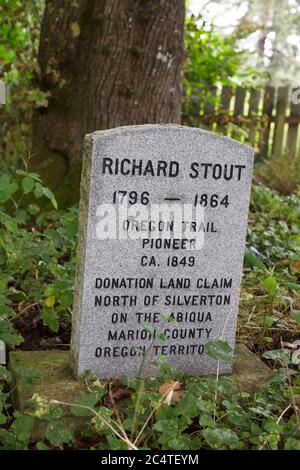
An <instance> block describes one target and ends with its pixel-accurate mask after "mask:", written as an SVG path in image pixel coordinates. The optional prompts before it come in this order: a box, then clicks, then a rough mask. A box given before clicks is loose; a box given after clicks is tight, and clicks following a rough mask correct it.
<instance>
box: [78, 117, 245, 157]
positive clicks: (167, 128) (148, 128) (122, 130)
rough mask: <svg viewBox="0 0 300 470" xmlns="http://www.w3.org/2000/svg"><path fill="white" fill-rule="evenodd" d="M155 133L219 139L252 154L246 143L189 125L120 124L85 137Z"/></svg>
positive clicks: (98, 137) (101, 137)
mask: <svg viewBox="0 0 300 470" xmlns="http://www.w3.org/2000/svg"><path fill="white" fill-rule="evenodd" d="M147 133H148V134H151V133H152V134H157V137H159V135H160V136H161V137H162V136H163V135H166V134H172V135H173V137H174V134H177V135H181V136H182V135H186V137H188V138H191V137H193V139H197V137H201V138H202V140H203V143H204V141H205V143H208V142H209V141H219V142H220V144H227V145H230V146H235V147H236V148H238V147H239V148H240V151H242V149H243V150H244V152H245V153H247V154H249V155H251V154H253V148H251V147H250V146H248V145H245V144H242V143H240V142H238V141H236V140H234V139H231V138H229V137H226V136H224V135H221V134H217V133H215V132H210V131H207V130H205V129H200V128H198V127H190V126H181V125H179V124H141V125H132V126H121V127H115V128H113V129H105V130H99V131H94V132H92V133H90V134H87V135H86V138H87V139H90V138H92V140H96V141H97V140H98V139H103V138H105V137H107V138H109V137H117V136H125V135H127V134H132V135H133V134H147Z"/></svg>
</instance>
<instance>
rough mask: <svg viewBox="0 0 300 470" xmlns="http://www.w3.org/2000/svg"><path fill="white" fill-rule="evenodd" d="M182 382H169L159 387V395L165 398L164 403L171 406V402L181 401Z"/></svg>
mask: <svg viewBox="0 0 300 470" xmlns="http://www.w3.org/2000/svg"><path fill="white" fill-rule="evenodd" d="M180 385H181V384H180V382H176V381H175V380H169V381H168V382H165V383H164V384H163V385H161V386H160V387H159V393H160V395H161V396H162V397H164V396H165V399H164V403H166V404H167V405H170V404H171V401H172V400H173V401H179V400H180V391H179V390H180Z"/></svg>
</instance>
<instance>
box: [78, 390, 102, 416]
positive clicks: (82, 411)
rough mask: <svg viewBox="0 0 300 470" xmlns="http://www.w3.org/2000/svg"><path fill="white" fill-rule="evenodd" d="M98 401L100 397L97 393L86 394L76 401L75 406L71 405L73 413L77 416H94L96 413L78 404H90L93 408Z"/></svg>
mask: <svg viewBox="0 0 300 470" xmlns="http://www.w3.org/2000/svg"><path fill="white" fill-rule="evenodd" d="M97 402H98V397H97V396H96V395H92V394H90V395H84V396H83V397H80V398H78V399H77V400H76V401H75V403H74V406H72V407H71V413H72V414H73V415H75V416H92V415H94V413H93V412H92V411H91V410H87V409H86V408H81V407H80V406H76V405H81V406H88V407H89V408H92V409H93V408H94V406H95V405H96V404H97Z"/></svg>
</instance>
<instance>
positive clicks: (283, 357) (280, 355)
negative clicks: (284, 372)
mask: <svg viewBox="0 0 300 470" xmlns="http://www.w3.org/2000/svg"><path fill="white" fill-rule="evenodd" d="M263 357H264V358H265V359H271V360H272V361H278V362H280V363H281V364H282V365H284V366H287V365H288V364H289V363H290V355H289V353H288V351H286V350H285V349H275V350H273V351H266V352H265V353H263Z"/></svg>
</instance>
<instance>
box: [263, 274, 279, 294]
mask: <svg viewBox="0 0 300 470" xmlns="http://www.w3.org/2000/svg"><path fill="white" fill-rule="evenodd" d="M263 284H264V286H265V288H266V289H267V291H268V292H269V293H270V294H274V293H275V292H276V291H277V289H278V284H277V281H276V279H275V277H274V276H268V277H267V278H266V279H264V281H263Z"/></svg>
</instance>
